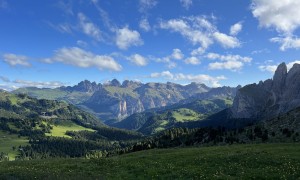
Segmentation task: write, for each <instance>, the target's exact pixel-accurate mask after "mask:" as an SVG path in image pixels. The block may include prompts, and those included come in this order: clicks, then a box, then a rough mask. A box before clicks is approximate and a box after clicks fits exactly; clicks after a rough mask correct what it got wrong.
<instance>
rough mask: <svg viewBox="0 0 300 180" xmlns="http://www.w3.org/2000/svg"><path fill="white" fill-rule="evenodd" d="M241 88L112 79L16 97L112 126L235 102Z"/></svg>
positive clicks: (31, 90)
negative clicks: (197, 103)
mask: <svg viewBox="0 0 300 180" xmlns="http://www.w3.org/2000/svg"><path fill="white" fill-rule="evenodd" d="M238 88H239V87H237V88H231V87H222V88H209V87H207V86H206V85H204V84H198V83H191V84H188V85H185V86H184V85H180V84H175V83H170V82H168V83H146V84H143V83H140V82H135V81H128V80H126V81H124V82H122V83H120V82H119V81H118V80H116V79H113V80H112V81H109V82H107V83H104V84H100V83H99V84H97V83H95V82H90V81H87V80H85V81H82V82H80V83H78V84H77V85H75V86H68V87H59V88H56V89H47V88H44V89H39V88H30V87H29V88H20V89H17V90H15V91H14V92H13V93H25V94H28V95H29V96H32V97H35V98H38V99H51V100H62V101H65V102H68V103H72V104H74V105H76V106H78V107H80V108H81V109H84V110H86V111H88V112H90V113H93V114H94V115H96V116H98V117H100V119H102V120H103V121H104V122H107V123H109V121H108V120H111V119H115V120H117V121H121V120H122V119H124V118H126V117H128V116H130V115H132V114H134V113H139V112H143V111H145V110H148V109H152V108H161V107H165V106H170V105H173V104H176V103H178V102H180V101H185V100H186V99H188V98H191V99H192V100H195V99H209V98H217V97H220V98H227V97H229V98H233V97H234V96H235V92H236V90H237V89H238ZM185 103H188V102H185Z"/></svg>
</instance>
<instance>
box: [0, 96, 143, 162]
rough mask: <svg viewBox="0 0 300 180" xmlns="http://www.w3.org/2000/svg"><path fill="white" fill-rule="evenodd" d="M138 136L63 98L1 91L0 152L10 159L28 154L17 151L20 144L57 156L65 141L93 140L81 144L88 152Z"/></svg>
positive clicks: (83, 141)
mask: <svg viewBox="0 0 300 180" xmlns="http://www.w3.org/2000/svg"><path fill="white" fill-rule="evenodd" d="M140 137H141V136H140V134H138V133H134V132H130V131H125V130H119V129H116V128H110V127H107V126H105V125H104V124H103V123H102V122H101V121H100V120H99V119H98V118H96V117H95V116H93V115H91V114H89V113H86V112H84V111H82V110H80V109H79V108H77V107H75V106H74V105H69V104H67V103H65V102H59V101H55V100H44V99H40V100H38V99H35V98H32V97H29V96H27V95H24V94H18V95H16V94H10V93H8V92H4V91H2V92H0V153H1V152H2V153H5V154H6V155H7V156H8V157H9V158H10V160H13V159H15V158H16V156H18V157H19V156H20V155H21V156H23V158H26V157H27V156H29V154H23V155H22V154H20V152H21V151H20V149H21V148H19V146H24V147H23V148H25V147H28V148H33V149H43V152H39V153H42V154H44V153H45V152H47V154H50V155H51V156H57V155H58V154H59V153H58V152H57V151H59V149H60V148H62V149H63V148H65V147H64V145H65V144H67V143H68V142H72V143H71V144H72V146H74V147H78V144H80V143H81V144H86V143H88V144H92V145H93V146H91V145H89V146H88V147H86V149H85V148H84V147H82V149H81V150H82V151H83V152H84V153H87V151H88V150H91V149H89V148H92V149H105V148H111V147H112V146H111V145H109V144H110V141H116V145H117V144H118V142H117V141H119V140H128V139H136V138H140ZM100 141H101V142H100ZM51 142H56V143H59V142H64V144H62V145H60V146H57V147H56V148H57V149H52V150H49V148H50V147H51V146H53V147H55V146H54V145H51V146H50V144H51ZM103 144H107V146H104V145H103ZM90 146H91V147H90ZM23 150H25V149H23ZM65 153H66V154H65ZM65 153H62V152H60V156H67V154H68V152H65ZM77 155H78V154H77ZM30 156H31V155H30ZM0 161H1V160H0Z"/></svg>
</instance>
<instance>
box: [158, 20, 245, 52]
mask: <svg viewBox="0 0 300 180" xmlns="http://www.w3.org/2000/svg"><path fill="white" fill-rule="evenodd" d="M160 28H162V29H168V30H171V31H172V32H177V33H179V34H181V35H182V36H183V37H184V38H186V39H187V40H188V41H190V42H191V43H192V44H193V45H199V46H200V47H199V48H200V49H199V50H201V52H205V50H206V49H207V48H208V47H209V46H210V45H212V44H213V43H214V42H215V41H216V42H218V43H219V44H221V45H222V46H223V47H225V48H236V47H239V46H240V45H241V44H240V41H239V40H238V39H237V38H236V37H232V36H230V35H226V34H224V33H221V32H219V31H218V29H217V27H216V26H215V25H214V24H213V23H211V22H210V21H209V20H208V18H207V17H204V16H196V17H195V16H190V17H183V18H180V19H171V20H168V21H162V22H160ZM198 52H199V51H198ZM195 53H197V52H196V51H194V54H195Z"/></svg>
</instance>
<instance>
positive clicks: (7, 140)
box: [0, 130, 29, 160]
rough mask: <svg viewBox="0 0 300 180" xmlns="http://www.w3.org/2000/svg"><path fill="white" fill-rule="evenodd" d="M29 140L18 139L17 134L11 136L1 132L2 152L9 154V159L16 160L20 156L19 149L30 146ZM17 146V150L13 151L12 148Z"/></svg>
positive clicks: (0, 143) (0, 146) (0, 145)
mask: <svg viewBox="0 0 300 180" xmlns="http://www.w3.org/2000/svg"><path fill="white" fill-rule="evenodd" d="M28 144H29V140H28V139H26V138H25V137H20V138H19V137H18V135H17V134H9V133H7V132H4V131H1V130H0V152H4V153H8V156H9V159H10V160H14V159H15V156H16V155H18V151H17V149H18V147H19V146H20V145H22V146H24V145H28ZM13 146H15V147H16V150H15V151H13V149H12V147H13Z"/></svg>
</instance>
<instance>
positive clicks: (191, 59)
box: [184, 56, 200, 65]
mask: <svg viewBox="0 0 300 180" xmlns="http://www.w3.org/2000/svg"><path fill="white" fill-rule="evenodd" d="M184 62H185V63H186V64H192V65H198V64H200V60H199V59H198V58H197V57H194V56H193V57H189V58H187V59H185V61H184Z"/></svg>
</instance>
